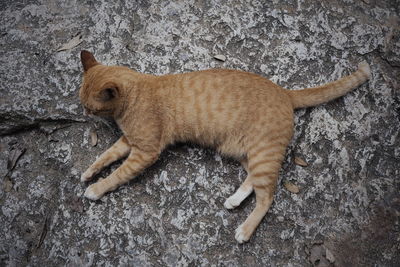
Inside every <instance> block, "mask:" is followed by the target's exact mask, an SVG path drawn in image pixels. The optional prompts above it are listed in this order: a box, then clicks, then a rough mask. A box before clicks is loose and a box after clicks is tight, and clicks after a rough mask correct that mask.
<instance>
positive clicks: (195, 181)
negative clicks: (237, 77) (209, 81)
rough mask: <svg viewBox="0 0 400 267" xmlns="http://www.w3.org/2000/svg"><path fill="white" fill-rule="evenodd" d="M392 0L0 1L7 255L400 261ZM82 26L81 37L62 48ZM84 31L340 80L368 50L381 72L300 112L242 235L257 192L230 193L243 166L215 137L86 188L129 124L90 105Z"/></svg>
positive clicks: (123, 58)
mask: <svg viewBox="0 0 400 267" xmlns="http://www.w3.org/2000/svg"><path fill="white" fill-rule="evenodd" d="M395 2H396V1H389V0H383V1H375V0H365V1H356V0H335V1H321V2H317V1H309V0H303V1H281V0H279V1H277V0H275V1H261V0H260V1H251V3H250V1H244V0H238V1H217V0H210V1H196V0H191V1H161V0H156V1H145V0H143V1H127V0H126V1H117V2H113V1H50V0H36V1H35V0H32V1H11V0H5V1H1V3H0V15H1V16H0V22H1V23H0V35H1V38H0V44H1V48H2V49H1V51H0V63H1V64H0V75H1V81H2V82H1V85H0V134H1V137H0V179H1V182H0V225H1V227H0V265H1V266H4V265H5V266H24V265H31V266H58V265H68V266H82V265H83V266H91V265H96V266H97V265H100V266H120V265H122V266H124V265H130V266H186V265H191V266H210V265H211V266H271V265H272V266H276V265H279V266H282V265H285V266H286V265H291V266H306V265H316V266H327V265H337V266H361V265H379V266H399V265H400V256H399V255H400V245H399V244H400V235H399V230H400V226H399V215H400V196H399V189H400V180H399V177H400V171H399V170H400V168H399V166H400V164H399V162H400V139H399V138H400V137H399V132H400V95H399V94H400V93H399V92H400V90H399V89H400V88H399V77H400V28H399V5H398V4H397V5H396V3H395ZM78 33H81V34H82V37H83V42H82V43H81V44H79V45H78V46H77V47H75V48H72V49H70V50H66V51H62V52H56V51H57V49H58V48H60V47H61V46H62V44H64V43H66V42H68V41H69V40H71V39H72V38H73V37H74V36H76V35H77V34H78ZM82 49H88V50H91V51H93V52H94V53H95V54H96V56H97V57H98V59H99V60H100V61H102V62H103V63H105V64H109V65H111V64H122V65H127V66H130V67H132V68H134V69H136V70H137V71H141V72H146V73H151V74H165V73H176V72H184V71H192V70H200V69H206V68H222V67H223V68H234V69H241V70H246V71H251V72H255V73H258V74H260V75H263V76H265V77H268V78H269V79H271V80H272V81H274V82H276V83H278V84H280V85H281V86H283V87H286V88H290V89H297V88H302V87H310V86H315V85H319V84H323V83H325V82H328V81H332V80H335V79H337V78H339V77H341V76H343V75H346V74H348V73H350V72H351V71H353V70H355V69H356V67H357V64H358V63H359V62H361V61H363V60H366V61H368V62H369V63H370V65H371V68H372V79H371V80H370V81H369V82H368V83H366V84H364V85H363V86H361V87H359V88H358V89H356V90H355V91H354V92H351V93H350V94H348V95H346V96H345V97H342V98H340V99H338V100H336V101H333V102H330V103H327V104H325V105H321V106H319V107H315V108H309V109H303V110H299V111H298V112H296V119H295V121H296V127H295V136H294V138H293V141H292V143H291V145H290V147H289V149H288V153H287V159H286V160H285V163H284V165H283V168H282V171H281V177H280V183H279V184H280V186H279V188H278V190H277V193H276V197H275V202H274V204H273V206H272V208H271V209H270V211H269V213H268V214H267V216H266V217H265V219H264V220H263V221H262V223H261V225H260V226H259V228H258V230H257V232H256V234H255V235H254V236H253V237H252V239H251V240H250V242H249V243H246V244H244V245H238V244H237V243H236V241H235V239H234V229H235V228H236V227H237V226H238V225H239V224H240V223H241V222H242V221H243V220H244V219H245V218H246V216H247V215H248V214H249V213H250V211H251V210H252V208H253V207H254V201H255V200H254V196H251V197H249V199H248V200H246V201H245V202H244V203H243V204H242V205H241V206H240V207H239V208H237V209H235V210H233V211H228V210H225V209H224V207H223V203H224V200H225V199H226V198H227V197H229V196H230V194H232V193H233V192H234V190H235V189H236V188H237V187H238V186H239V185H240V183H241V181H242V180H243V179H244V178H245V171H244V170H243V169H242V168H241V166H240V165H239V164H238V163H236V162H234V161H232V160H230V159H226V158H223V157H220V156H219V155H218V154H216V153H215V152H214V151H212V150H207V149H203V148H200V147H197V146H192V145H176V146H173V147H171V148H169V149H168V150H166V151H165V152H164V153H163V154H162V156H161V158H160V160H159V161H158V162H157V163H156V164H154V165H153V166H152V167H151V168H149V169H148V170H146V171H145V172H144V173H143V174H142V175H141V176H140V177H138V178H137V179H136V180H135V181H132V182H131V183H129V184H128V185H125V186H122V187H121V188H119V189H118V190H116V191H115V192H112V193H110V194H107V195H106V196H105V197H103V198H102V199H101V200H100V201H96V202H91V201H89V200H87V199H84V198H82V193H83V192H84V190H85V188H86V186H87V185H84V184H82V183H80V182H79V177H80V174H81V173H82V172H83V171H84V170H85V168H86V167H87V166H89V164H90V163H91V162H92V161H94V159H95V158H96V156H98V155H99V154H100V153H101V152H102V151H104V150H105V149H106V148H107V147H109V146H110V145H111V144H112V143H113V142H114V141H115V140H116V139H117V138H118V136H119V131H118V129H116V128H115V126H113V125H105V124H101V123H98V122H95V121H93V120H91V119H88V118H86V117H84V116H83V115H81V114H82V108H81V106H80V103H79V99H78V88H79V84H80V80H81V66H80V62H79V52H80V50H82ZM217 54H221V55H224V56H226V61H225V62H221V61H218V60H215V59H214V58H213V56H214V55H217ZM92 129H93V130H95V131H96V132H97V134H98V144H97V146H95V147H93V146H91V144H90V131H91V130H92ZM23 149H26V151H25V153H23V154H22V155H21V156H20V158H19V159H17V161H16V162H15V163H16V164H15V166H14V168H11V167H12V165H13V164H12V162H11V161H12V160H11V158H12V155H13V154H14V155H15V151H17V152H18V151H22V150H23ZM13 151H14V152H13ZM295 155H296V156H301V157H302V158H304V160H305V161H306V162H307V164H308V166H307V167H301V166H297V165H295V164H294V160H293V159H294V156H295ZM116 166H118V163H117V164H114V165H112V167H111V168H108V169H106V170H105V171H104V172H103V173H101V175H100V176H105V175H107V174H108V173H109V172H110V171H111V170H112V169H115V167H116ZM286 181H290V182H291V183H292V184H295V185H296V186H298V187H299V188H300V192H299V193H298V194H292V193H290V192H288V191H287V190H285V188H284V186H283V184H284V183H285V182H286Z"/></svg>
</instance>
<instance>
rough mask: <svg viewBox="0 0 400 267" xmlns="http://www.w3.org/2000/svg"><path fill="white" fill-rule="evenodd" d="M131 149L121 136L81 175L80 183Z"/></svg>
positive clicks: (125, 154) (89, 178)
mask: <svg viewBox="0 0 400 267" xmlns="http://www.w3.org/2000/svg"><path fill="white" fill-rule="evenodd" d="M130 150H131V147H130V146H129V144H128V140H126V138H125V136H122V137H121V138H120V139H119V140H118V141H117V142H116V143H115V144H114V145H112V146H111V147H110V148H109V149H107V150H106V151H105V152H104V153H103V154H101V155H100V156H99V157H98V158H97V159H96V161H95V162H94V163H93V164H92V165H91V166H90V167H89V168H88V169H87V170H86V171H85V172H84V173H83V174H82V176H81V181H82V182H86V181H89V180H91V179H92V177H93V176H94V175H95V174H97V173H99V172H100V171H101V170H102V169H103V168H104V167H106V166H107V165H109V164H111V163H112V162H114V161H117V160H119V159H121V158H123V157H125V156H127V155H128V154H129V151H130Z"/></svg>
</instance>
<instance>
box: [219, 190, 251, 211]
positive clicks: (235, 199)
mask: <svg viewBox="0 0 400 267" xmlns="http://www.w3.org/2000/svg"><path fill="white" fill-rule="evenodd" d="M252 191H253V189H252V188H248V189H246V190H244V189H242V188H239V189H238V190H237V191H236V192H235V194H233V195H232V196H230V197H229V198H227V199H226V201H225V203H224V207H225V208H227V209H233V208H236V207H237V206H239V205H240V203H242V201H243V200H245V199H246V197H248V196H249V195H250V194H251V192H252Z"/></svg>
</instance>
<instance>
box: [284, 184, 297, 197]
mask: <svg viewBox="0 0 400 267" xmlns="http://www.w3.org/2000/svg"><path fill="white" fill-rule="evenodd" d="M284 186H285V188H286V189H287V190H288V191H289V192H292V193H294V194H297V193H299V192H300V189H299V187H298V186H297V185H295V184H292V183H291V182H285V184H284Z"/></svg>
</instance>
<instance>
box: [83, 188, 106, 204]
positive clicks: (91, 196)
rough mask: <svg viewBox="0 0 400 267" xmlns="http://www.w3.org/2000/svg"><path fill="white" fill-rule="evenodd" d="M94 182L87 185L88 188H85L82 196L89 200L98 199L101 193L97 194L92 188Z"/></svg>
mask: <svg viewBox="0 0 400 267" xmlns="http://www.w3.org/2000/svg"><path fill="white" fill-rule="evenodd" d="M93 185H94V184H92V185H91V186H89V187H88V188H86V191H85V194H84V196H85V197H86V198H88V199H90V200H98V199H100V198H101V197H102V196H103V195H102V194H98V193H96V192H95V189H94V186H93Z"/></svg>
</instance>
